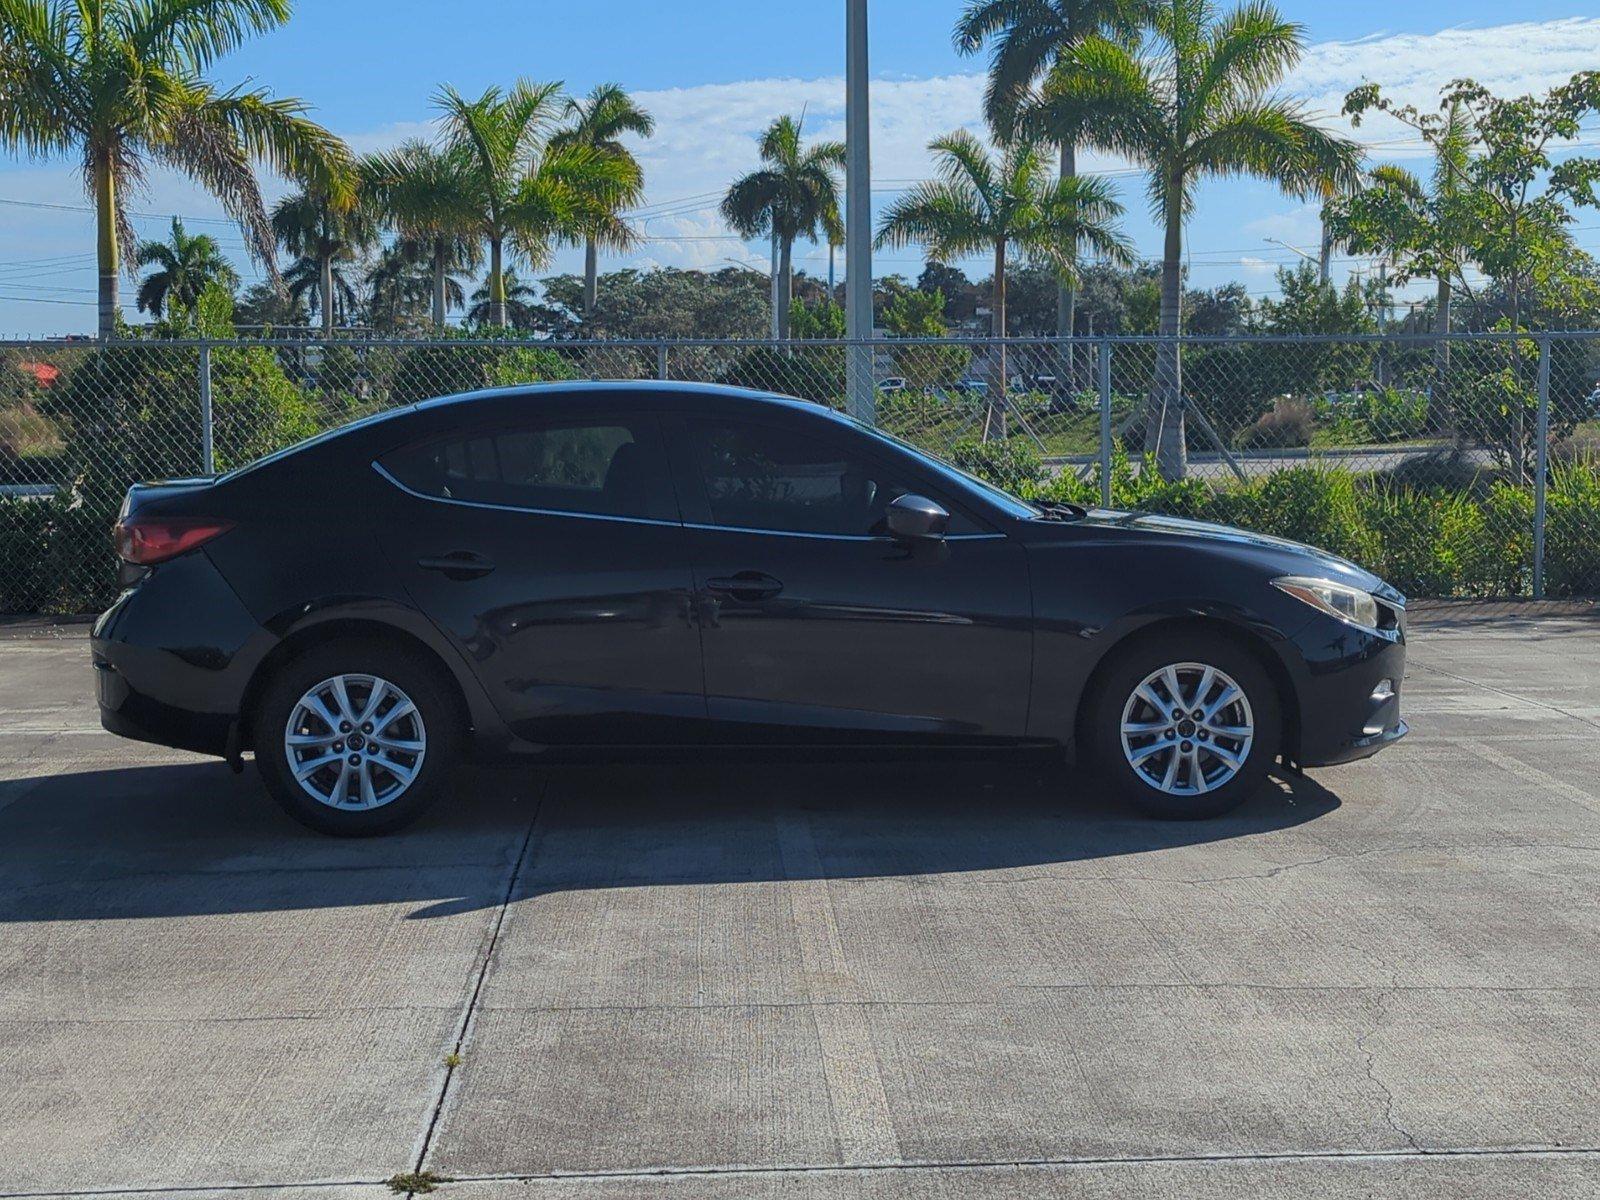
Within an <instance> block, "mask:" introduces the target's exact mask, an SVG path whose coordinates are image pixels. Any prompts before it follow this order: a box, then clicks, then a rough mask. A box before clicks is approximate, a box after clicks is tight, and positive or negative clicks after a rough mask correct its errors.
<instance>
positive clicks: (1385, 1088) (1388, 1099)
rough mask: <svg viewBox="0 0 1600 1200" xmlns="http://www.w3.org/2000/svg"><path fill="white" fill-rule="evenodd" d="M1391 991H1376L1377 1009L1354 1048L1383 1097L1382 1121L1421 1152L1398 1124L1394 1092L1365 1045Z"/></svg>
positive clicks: (1380, 1019) (1379, 1021)
mask: <svg viewBox="0 0 1600 1200" xmlns="http://www.w3.org/2000/svg"><path fill="white" fill-rule="evenodd" d="M1391 991H1392V989H1389V988H1385V989H1384V990H1383V991H1381V992H1379V993H1378V995H1377V1010H1378V1011H1377V1013H1376V1014H1375V1015H1374V1017H1373V1020H1372V1024H1371V1026H1370V1027H1368V1028H1367V1029H1364V1030H1363V1031H1362V1032H1361V1033H1360V1034H1358V1035H1357V1037H1356V1049H1357V1051H1359V1052H1360V1054H1361V1057H1362V1060H1363V1064H1364V1066H1365V1069H1366V1074H1367V1082H1368V1083H1370V1084H1372V1086H1373V1087H1375V1088H1377V1089H1378V1093H1379V1095H1380V1096H1381V1097H1382V1098H1383V1119H1384V1121H1385V1122H1386V1123H1387V1124H1388V1126H1389V1128H1390V1129H1391V1130H1393V1131H1394V1132H1395V1133H1396V1134H1398V1135H1399V1136H1400V1137H1402V1138H1404V1139H1405V1142H1406V1144H1407V1145H1408V1146H1410V1147H1411V1149H1413V1150H1416V1151H1418V1152H1421V1151H1422V1146H1421V1144H1420V1143H1419V1142H1418V1141H1417V1139H1416V1137H1415V1136H1414V1135H1413V1134H1412V1133H1411V1131H1410V1130H1409V1129H1407V1128H1406V1127H1405V1126H1404V1125H1402V1124H1400V1122H1399V1121H1398V1120H1397V1119H1396V1118H1395V1115H1394V1092H1393V1091H1392V1090H1391V1089H1390V1087H1389V1085H1388V1084H1387V1083H1385V1082H1384V1081H1383V1080H1382V1079H1380V1078H1379V1077H1378V1072H1377V1065H1376V1060H1377V1054H1376V1053H1375V1052H1374V1051H1373V1050H1372V1049H1371V1048H1370V1047H1369V1046H1368V1045H1367V1039H1369V1038H1370V1037H1372V1036H1373V1035H1374V1034H1375V1033H1377V1032H1378V1027H1379V1026H1381V1025H1382V1024H1383V1021H1384V1018H1385V1017H1386V1016H1387V1015H1388V1002H1389V997H1390V994H1391Z"/></svg>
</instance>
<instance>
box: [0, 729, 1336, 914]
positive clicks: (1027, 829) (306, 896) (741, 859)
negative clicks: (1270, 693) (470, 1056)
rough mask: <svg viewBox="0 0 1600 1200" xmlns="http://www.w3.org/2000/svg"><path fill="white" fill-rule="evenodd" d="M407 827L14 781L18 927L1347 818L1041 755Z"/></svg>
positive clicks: (513, 777)
mask: <svg viewBox="0 0 1600 1200" xmlns="http://www.w3.org/2000/svg"><path fill="white" fill-rule="evenodd" d="M452 791H453V794H452V795H451V796H450V797H448V798H447V799H446V800H445V801H443V802H442V803H441V804H440V805H439V806H438V807H437V808H436V809H435V810H434V811H433V812H432V813H430V814H429V815H428V816H426V817H424V819H423V820H422V821H420V822H418V823H417V824H416V825H414V826H412V827H411V828H409V829H407V830H405V831H403V832H401V833H398V834H395V835H392V836H389V837H384V838H375V839H363V840H341V839H334V838H326V837H321V836H319V835H316V834H313V833H310V832H308V831H306V830H304V829H302V828H301V827H299V826H298V825H296V824H294V823H293V822H292V821H290V820H289V819H288V818H287V817H285V816H283V815H282V814H281V813H280V812H279V811H278V810H277V808H276V807H275V806H274V805H273V804H272V802H271V801H270V799H269V798H268V797H267V795H266V793H265V791H264V789H263V788H262V787H261V785H260V783H259V782H258V781H257V779H256V777H255V775H254V772H249V773H247V774H245V775H243V776H235V775H233V774H232V773H231V772H230V771H229V770H228V769H227V767H226V766H224V765H222V764H219V763H184V764H180V765H168V766H143V767H129V768H124V769H119V770H96V771H84V772H77V773H63V774H59V775H50V776H40V777H36V778H32V779H21V780H13V781H10V782H8V783H5V784H0V806H4V807H0V922H20V921H61V920H126V919H138V918H151V917H174V916H197V915H207V914H225V913H250V912H269V911H293V910H301V909H312V908H338V907H351V906H362V905H402V906H406V907H407V912H406V914H405V915H406V916H408V917H411V918H413V919H426V918H434V917H442V916H449V915H453V914H458V913H462V912H470V911H472V910H475V909H482V908H493V907H495V906H498V905H499V904H501V903H503V902H505V901H506V899H507V898H508V896H509V897H510V898H511V899H512V900H514V901H520V900H523V899H527V898H529V897H532V896H537V895H540V894H545V893H549V892H554V891H562V890H573V889H595V888H618V887H648V886H674V885H693V884H707V883H737V882H759V881H771V880H785V879H789V880H793V879H812V878H827V879H845V878H873V877H883V876H917V875H933V874H947V873H955V872H978V871H995V870H1003V869H1008V868H1018V867H1030V868H1043V867H1048V866H1050V865H1052V864H1064V863H1071V862H1077V861H1082V860H1087V859H1104V858H1116V857H1123V856H1128V855H1140V854H1149V853H1153V852H1158V851H1164V850H1171V849H1175V848H1178V847H1187V846H1200V845H1205V844H1208V843H1217V842H1226V841H1233V840H1238V839H1248V838H1254V837H1260V836H1263V835H1267V834H1271V833H1274V832H1276V831H1280V830H1285V829H1290V828H1292V827H1294V826H1297V825H1301V824H1304V823H1306V822H1308V821H1313V820H1315V819H1317V818H1318V817H1321V816H1323V815H1325V814H1327V813H1329V812H1331V811H1333V810H1334V809H1336V808H1337V807H1338V806H1339V799H1338V797H1337V796H1335V795H1334V794H1333V793H1331V792H1329V791H1328V790H1327V789H1325V788H1323V787H1322V786H1320V785H1319V784H1317V783H1315V782H1314V781H1312V780H1310V779H1308V778H1306V777H1303V776H1295V775H1287V774H1285V775H1274V776H1273V777H1271V779H1270V780H1269V784H1268V786H1267V787H1265V788H1263V789H1262V791H1261V792H1260V793H1259V794H1258V795H1257V796H1255V797H1254V798H1252V799H1251V800H1250V801H1249V802H1248V803H1246V804H1245V805H1244V806H1242V807H1241V808H1239V809H1238V810H1236V811H1235V812H1233V813H1230V814H1228V815H1227V816H1225V817H1222V818H1218V819H1216V820H1211V821H1194V822H1182V821H1179V822H1163V821H1150V820H1146V819H1143V818H1140V817H1139V816H1137V815H1135V814H1132V813H1130V812H1128V811H1127V810H1126V809H1124V808H1122V807H1120V806H1119V805H1118V804H1116V803H1114V802H1113V801H1111V800H1110V799H1109V798H1108V797H1107V796H1106V795H1105V794H1104V793H1103V790H1102V789H1101V788H1100V787H1099V786H1098V785H1097V784H1096V783H1095V782H1094V781H1093V779H1092V778H1091V777H1089V776H1087V775H1085V774H1082V773H1079V772H1075V771H1072V770H1070V769H1068V768H1066V767H1065V766H1062V765H1060V764H1057V763H1052V762H1043V763H1041V762H1038V761H1035V760H1032V759H1024V758H990V759H987V760H959V759H957V760H937V759H936V760H928V759H924V760H920V761H916V762H884V761H875V762H860V763H854V762H848V761H845V762H839V761H831V762H818V761H815V760H807V759H805V758H804V757H800V758H791V760H790V761H783V760H779V761H777V762H772V761H767V762H762V761H742V762H741V761H728V762H715V761H713V762H698V763H693V764H683V763H671V762H665V763H654V764H651V763H642V764H633V765H607V766H583V765H568V766H537V767H522V768H520V769H511V768H493V769H490V768H473V769H469V770H465V771H463V772H461V774H460V775H459V776H458V778H457V781H456V783H455V785H454V787H453V789H452Z"/></svg>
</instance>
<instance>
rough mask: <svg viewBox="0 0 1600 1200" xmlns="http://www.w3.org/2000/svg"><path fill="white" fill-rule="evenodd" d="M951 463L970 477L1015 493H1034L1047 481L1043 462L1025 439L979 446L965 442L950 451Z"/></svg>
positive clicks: (957, 444)
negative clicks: (985, 480)
mask: <svg viewBox="0 0 1600 1200" xmlns="http://www.w3.org/2000/svg"><path fill="white" fill-rule="evenodd" d="M950 461H951V462H953V463H955V465H956V466H958V467H960V468H961V469H962V470H963V471H965V472H967V473H968V474H969V475H976V476H977V477H978V478H979V479H987V480H988V481H989V482H990V483H992V484H994V485H995V486H996V487H1002V488H1005V489H1006V490H1007V491H1012V492H1033V491H1035V490H1036V489H1037V488H1038V487H1039V485H1040V484H1042V483H1043V482H1044V480H1045V469H1044V462H1043V460H1041V459H1040V457H1039V452H1038V450H1037V449H1036V448H1035V447H1034V445H1033V443H1032V442H1030V441H1029V440H1028V439H1027V438H1024V437H1010V438H1003V439H1002V438H996V439H994V440H992V441H987V442H980V441H978V440H977V439H975V438H965V439H963V440H961V441H959V442H957V443H956V444H955V445H954V446H952V447H951V449H950Z"/></svg>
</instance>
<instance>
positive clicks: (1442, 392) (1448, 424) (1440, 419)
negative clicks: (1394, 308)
mask: <svg viewBox="0 0 1600 1200" xmlns="http://www.w3.org/2000/svg"><path fill="white" fill-rule="evenodd" d="M1436 297H1437V298H1436V299H1435V301H1434V309H1433V332H1434V333H1436V334H1438V335H1439V340H1438V341H1436V342H1434V343H1433V400H1432V403H1431V405H1430V407H1431V409H1432V412H1431V413H1430V414H1429V417H1430V422H1431V423H1433V424H1435V425H1440V426H1442V427H1443V428H1445V429H1448V430H1450V431H1451V432H1455V431H1456V430H1457V429H1459V428H1460V425H1459V422H1457V420H1456V413H1455V405H1454V404H1453V403H1452V401H1451V399H1450V342H1449V340H1448V338H1447V337H1446V336H1445V335H1447V334H1448V333H1449V332H1450V276H1448V275H1440V276H1439V290H1438V292H1437V293H1436Z"/></svg>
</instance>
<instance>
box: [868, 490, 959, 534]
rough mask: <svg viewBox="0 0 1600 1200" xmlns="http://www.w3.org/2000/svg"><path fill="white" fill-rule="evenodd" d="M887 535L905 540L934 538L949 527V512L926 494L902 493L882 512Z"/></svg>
mask: <svg viewBox="0 0 1600 1200" xmlns="http://www.w3.org/2000/svg"><path fill="white" fill-rule="evenodd" d="M884 524H885V525H886V526H887V527H888V530H889V536H890V537H894V538H899V539H901V540H902V541H907V542H919V541H928V540H936V539H938V538H942V537H944V535H945V531H946V530H948V529H949V528H950V514H949V513H947V512H945V510H944V509H942V508H940V507H939V506H938V505H937V504H935V503H934V502H933V501H932V500H929V499H928V498H927V497H926V496H914V495H910V494H907V495H904V496H901V497H899V498H898V499H897V500H894V501H892V502H891V503H890V505H889V508H888V510H887V511H886V512H885V513H884Z"/></svg>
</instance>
